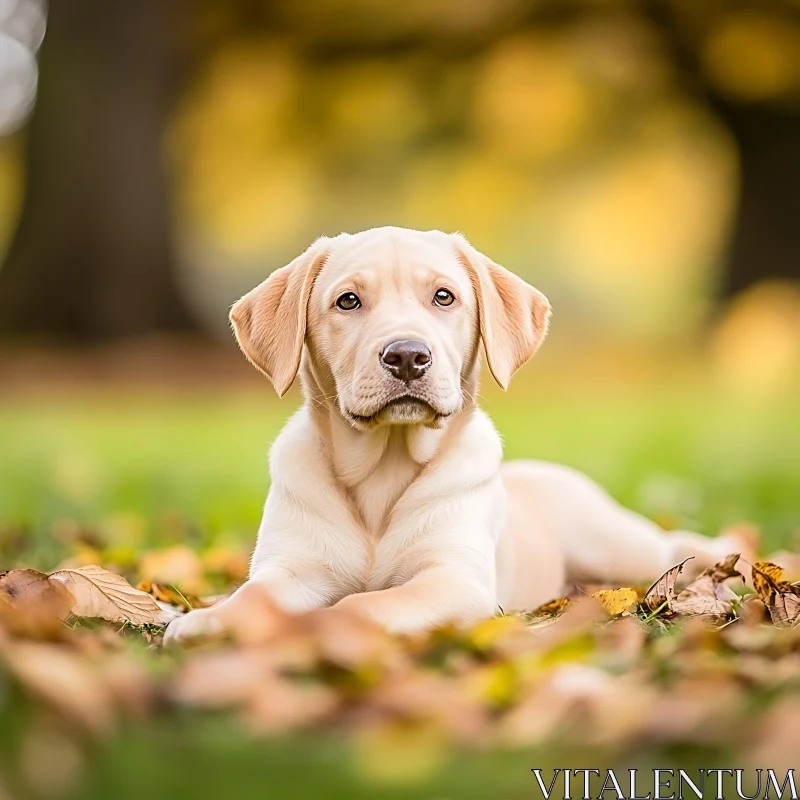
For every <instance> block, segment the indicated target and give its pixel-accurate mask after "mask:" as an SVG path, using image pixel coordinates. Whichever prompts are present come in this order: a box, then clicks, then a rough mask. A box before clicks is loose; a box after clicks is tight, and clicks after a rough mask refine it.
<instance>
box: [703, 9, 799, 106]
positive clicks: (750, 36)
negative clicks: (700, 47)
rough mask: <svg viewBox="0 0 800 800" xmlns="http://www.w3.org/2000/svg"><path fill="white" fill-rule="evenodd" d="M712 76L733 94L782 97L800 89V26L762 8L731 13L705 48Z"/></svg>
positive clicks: (760, 97)
mask: <svg viewBox="0 0 800 800" xmlns="http://www.w3.org/2000/svg"><path fill="white" fill-rule="evenodd" d="M704 62H705V69H706V71H707V72H708V74H709V76H710V77H711V79H712V80H713V81H714V82H715V83H716V84H717V85H718V86H719V87H720V88H721V89H722V90H723V91H725V92H727V93H728V94H730V95H732V96H733V97H736V98H739V99H742V100H750V101H758V100H772V99H780V98H781V97H782V96H786V95H789V94H791V93H793V92H797V91H798V89H800V27H798V26H797V25H796V24H793V23H792V22H790V21H789V20H788V19H786V18H778V17H772V16H768V15H766V14H762V13H754V12H739V13H736V14H731V15H730V16H729V17H728V18H727V19H726V20H725V21H724V22H723V23H722V25H720V26H719V28H718V29H716V30H715V31H713V32H712V34H711V37H710V39H709V41H708V44H707V46H706V49H705V53H704Z"/></svg>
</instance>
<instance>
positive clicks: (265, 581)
mask: <svg viewBox="0 0 800 800" xmlns="http://www.w3.org/2000/svg"><path fill="white" fill-rule="evenodd" d="M265 598H267V599H268V600H269V601H271V602H273V603H274V604H275V605H276V606H277V607H278V608H280V609H282V610H284V611H288V612H291V613H301V612H303V611H311V610H312V609H315V608H322V607H323V606H326V605H328V602H329V595H328V593H327V592H326V591H325V589H324V583H323V582H321V581H319V580H317V581H306V580H302V579H300V578H299V577H297V576H296V575H293V574H291V573H290V572H287V571H282V570H281V571H277V570H275V571H273V570H270V571H262V572H260V573H259V572H256V573H255V574H253V575H251V576H250V579H249V580H248V581H247V583H245V584H243V585H242V586H240V587H239V588H238V589H237V590H236V591H235V592H234V593H233V594H232V595H231V596H230V597H228V598H226V599H225V600H222V601H221V602H219V603H217V604H216V605H214V606H211V608H198V609H195V610H194V611H190V612H189V613H188V614H184V615H183V616H180V617H178V618H177V619H175V620H173V621H172V622H171V623H170V624H169V626H168V627H167V630H166V631H165V633H164V644H173V643H175V642H184V641H188V640H189V639H196V638H198V637H201V636H220V635H221V634H223V633H225V632H226V631H229V630H231V629H233V628H235V625H236V622H237V620H239V619H240V618H241V616H242V614H243V613H245V611H246V609H247V608H248V607H251V608H252V607H253V605H254V604H255V603H258V602H263V600H264V599H265Z"/></svg>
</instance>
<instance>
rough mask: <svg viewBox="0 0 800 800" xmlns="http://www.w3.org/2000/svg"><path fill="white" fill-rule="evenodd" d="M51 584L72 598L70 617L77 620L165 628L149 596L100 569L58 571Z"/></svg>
mask: <svg viewBox="0 0 800 800" xmlns="http://www.w3.org/2000/svg"><path fill="white" fill-rule="evenodd" d="M50 580H52V581H58V582H59V583H61V584H62V585H63V586H65V587H66V588H67V589H68V590H69V592H70V594H71V595H72V596H73V597H74V598H75V603H74V605H73V606H72V613H73V614H74V615H75V616H76V617H100V618H101V619H106V620H109V621H110V622H129V623H131V624H132V625H162V624H164V612H163V611H162V610H161V608H159V606H158V603H156V601H155V600H154V599H153V598H152V597H151V596H150V595H149V594H145V593H144V592H140V591H139V590H138V589H134V588H133V586H131V585H130V584H129V583H128V581H126V580H125V578H123V577H121V576H120V575H116V574H115V573H113V572H109V571H108V570H107V569H103V568H102V567H97V566H91V567H79V568H78V569H63V570H59V571H58V572H54V573H53V574H52V575H51V576H50Z"/></svg>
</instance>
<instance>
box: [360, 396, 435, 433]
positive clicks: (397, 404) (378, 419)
mask: <svg viewBox="0 0 800 800" xmlns="http://www.w3.org/2000/svg"><path fill="white" fill-rule="evenodd" d="M346 415H347V417H348V418H349V419H350V420H351V421H352V422H353V424H354V425H356V426H357V427H359V428H364V429H368V428H375V427H378V426H379V425H425V426H426V427H428V428H438V427H439V425H440V424H441V422H442V420H443V419H445V418H446V417H448V416H450V413H448V412H442V411H439V410H437V409H435V408H434V407H433V406H432V405H431V404H430V403H428V402H426V401H425V400H421V399H419V398H417V397H396V398H395V399H394V400H390V401H389V402H388V403H386V404H385V405H383V406H381V407H380V408H379V409H378V410H377V411H375V412H373V413H371V414H355V413H353V412H351V411H347V412H346Z"/></svg>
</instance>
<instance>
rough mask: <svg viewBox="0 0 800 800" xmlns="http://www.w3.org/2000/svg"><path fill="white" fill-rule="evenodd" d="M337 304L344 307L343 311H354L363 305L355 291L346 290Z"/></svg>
mask: <svg viewBox="0 0 800 800" xmlns="http://www.w3.org/2000/svg"><path fill="white" fill-rule="evenodd" d="M336 305H337V306H338V307H339V308H341V309H342V311H352V310H353V309H354V308H358V307H359V306H360V305H361V301H360V300H359V299H358V295H357V294H355V292H345V293H344V294H343V295H342V296H341V297H340V298H339V299H338V300H337V301H336Z"/></svg>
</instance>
